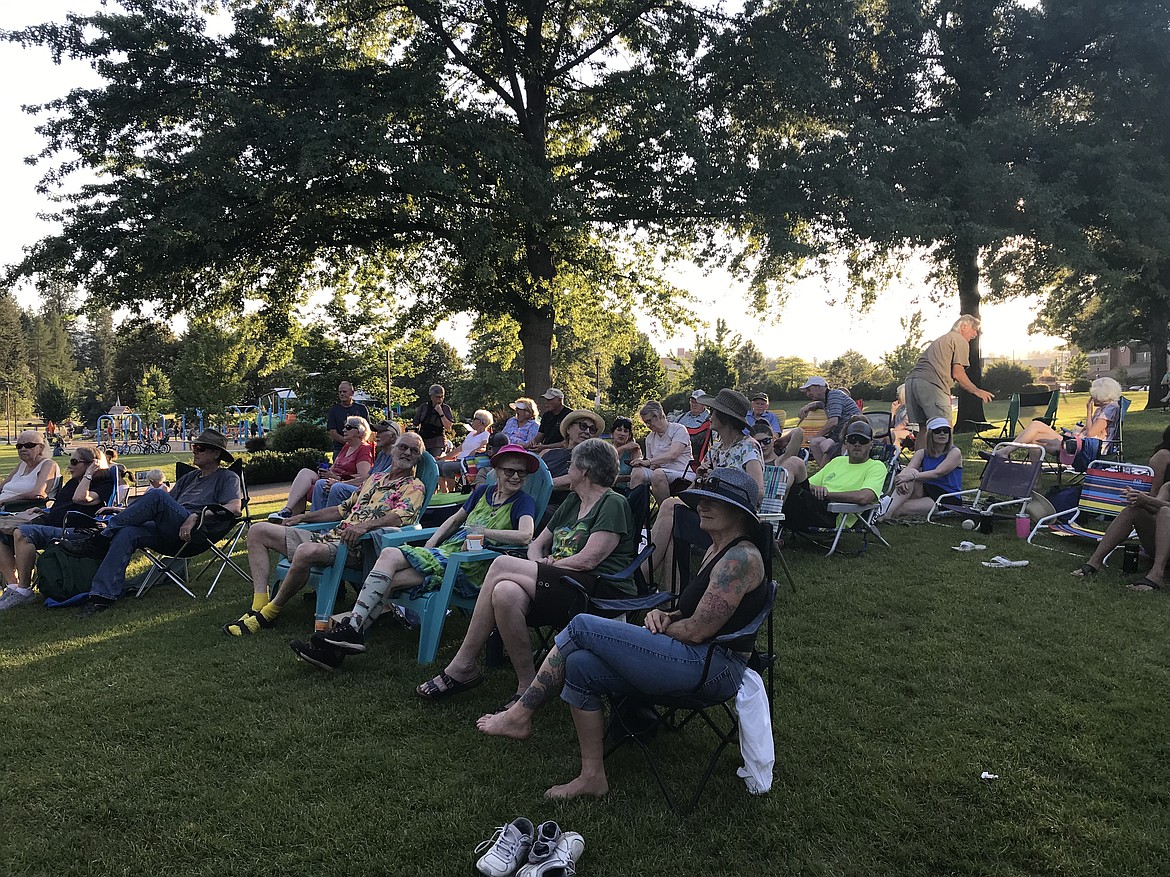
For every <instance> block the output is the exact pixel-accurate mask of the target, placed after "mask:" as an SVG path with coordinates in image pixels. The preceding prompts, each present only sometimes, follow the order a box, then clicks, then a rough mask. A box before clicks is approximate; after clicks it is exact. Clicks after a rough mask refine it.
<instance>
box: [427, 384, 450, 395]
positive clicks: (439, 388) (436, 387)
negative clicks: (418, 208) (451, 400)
mask: <svg viewBox="0 0 1170 877" xmlns="http://www.w3.org/2000/svg"><path fill="white" fill-rule="evenodd" d="M439 393H442V394H443V395H444V396H446V395H447V391H446V390H444V389H443V385H442V384H431V388H430V389H429V390H427V395H428V396H437V395H439Z"/></svg>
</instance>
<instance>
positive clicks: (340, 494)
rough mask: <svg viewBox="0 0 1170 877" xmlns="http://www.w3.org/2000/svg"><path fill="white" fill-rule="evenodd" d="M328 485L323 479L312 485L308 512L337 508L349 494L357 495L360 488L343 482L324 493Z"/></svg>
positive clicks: (337, 483) (358, 485) (357, 485)
mask: <svg viewBox="0 0 1170 877" xmlns="http://www.w3.org/2000/svg"><path fill="white" fill-rule="evenodd" d="M328 484H329V482H328V481H326V480H325V479H324V478H318V479H317V483H316V484H314V485H313V497H312V499H311V500H310V502H309V511H313V512H315V511H319V510H321V509H329V508H333V507H334V506H339V505H341V504H342V503H343V502H345V500H346V498H347V497H349V496H350V494H354V493H357V492H358V489H359V488H360V487H361V485H360V484H346V483H345V482H344V481H337V482H334V484H333V486H332V487H330V488H329V489H328V492H326V486H327V485H328Z"/></svg>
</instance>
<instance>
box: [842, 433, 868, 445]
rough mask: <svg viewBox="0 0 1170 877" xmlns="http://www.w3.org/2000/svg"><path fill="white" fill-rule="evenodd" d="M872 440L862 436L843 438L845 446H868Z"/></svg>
mask: <svg viewBox="0 0 1170 877" xmlns="http://www.w3.org/2000/svg"><path fill="white" fill-rule="evenodd" d="M872 441H873V439H868V438H866V437H865V436H863V435H848V436H845V444H847V445H868V444H869V443H870V442H872Z"/></svg>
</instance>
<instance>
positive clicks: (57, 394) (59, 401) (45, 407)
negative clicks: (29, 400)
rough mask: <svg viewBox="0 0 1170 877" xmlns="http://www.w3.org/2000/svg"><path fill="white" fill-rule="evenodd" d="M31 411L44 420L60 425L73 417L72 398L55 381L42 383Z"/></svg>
mask: <svg viewBox="0 0 1170 877" xmlns="http://www.w3.org/2000/svg"><path fill="white" fill-rule="evenodd" d="M33 410H34V411H36V413H37V414H38V415H39V416H40V417H43V418H44V419H45V420H55V421H57V422H58V423H60V422H61V421H62V420H68V419H69V418H70V417H72V416H73V396H72V395H71V394H70V393H69V391H68V390H67V389H65V388H64V387H62V386H61V385H60V384H58V383H56V382H55V381H53V380H46V381H43V382H42V383H41V388H40V389H39V390H37V396H36V402H35V404H34V407H33Z"/></svg>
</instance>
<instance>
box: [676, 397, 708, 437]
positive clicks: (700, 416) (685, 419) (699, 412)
mask: <svg viewBox="0 0 1170 877" xmlns="http://www.w3.org/2000/svg"><path fill="white" fill-rule="evenodd" d="M706 395H707V393H706V391H705V390H695V392H693V393H691V398H690V399H689V400H688V401H689V402H690V406H691V410H690V411H688V412H686V413H685V414H683V416H682V417H680V418H679V419H678V422H679V423H681V424H682V425H683V426H685V427H686V428H687V429H688V430H695V429H698V428H699V427H700V426H702V425H703V424H704V423H706V422H707V421H709V420H710V419H711V412H709V411H708V410H707V406H706V405H704V404H703V403H702V402H700V401H699V397H700V396H706Z"/></svg>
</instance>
